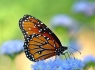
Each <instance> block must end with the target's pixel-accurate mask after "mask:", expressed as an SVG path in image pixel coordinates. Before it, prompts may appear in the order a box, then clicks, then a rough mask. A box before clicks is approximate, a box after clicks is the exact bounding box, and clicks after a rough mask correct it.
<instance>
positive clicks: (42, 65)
mask: <svg viewBox="0 0 95 70" xmlns="http://www.w3.org/2000/svg"><path fill="white" fill-rule="evenodd" d="M83 66H84V64H83V63H82V61H81V60H78V59H73V58H68V59H67V60H61V59H59V58H57V59H56V60H49V61H47V62H45V61H38V62H36V63H35V64H34V65H33V66H32V68H33V69H34V70H83Z"/></svg>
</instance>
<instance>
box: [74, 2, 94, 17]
mask: <svg viewBox="0 0 95 70" xmlns="http://www.w3.org/2000/svg"><path fill="white" fill-rule="evenodd" d="M72 11H73V12H74V13H83V14H85V15H87V16H92V15H93V14H95V3H94V2H88V1H78V2H75V3H74V5H73V7H72Z"/></svg>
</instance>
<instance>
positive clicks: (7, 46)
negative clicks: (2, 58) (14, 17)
mask: <svg viewBox="0 0 95 70" xmlns="http://www.w3.org/2000/svg"><path fill="white" fill-rule="evenodd" d="M22 51H23V41H20V40H11V41H8V42H5V43H3V44H2V46H1V49H0V53H1V54H5V55H14V54H17V53H20V52H22Z"/></svg>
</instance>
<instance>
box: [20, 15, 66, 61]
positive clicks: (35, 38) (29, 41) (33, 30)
mask: <svg viewBox="0 0 95 70" xmlns="http://www.w3.org/2000/svg"><path fill="white" fill-rule="evenodd" d="M19 27H20V29H21V31H22V33H23V35H24V38H25V42H24V51H25V54H26V56H27V57H28V58H29V59H30V60H31V61H38V60H42V59H47V58H50V57H52V56H56V55H60V54H62V53H63V52H64V51H65V50H67V47H65V46H62V45H61V43H60V41H59V39H58V38H57V36H56V35H55V34H54V33H53V32H52V31H51V30H50V29H49V28H48V27H47V26H46V25H45V24H44V23H43V22H41V21H40V20H38V19H36V18H35V17H33V16H31V15H25V16H24V17H23V18H21V19H20V20H19Z"/></svg>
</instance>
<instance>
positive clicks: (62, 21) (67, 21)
mask: <svg viewBox="0 0 95 70" xmlns="http://www.w3.org/2000/svg"><path fill="white" fill-rule="evenodd" d="M50 23H51V25H52V27H55V26H59V25H60V26H64V27H72V26H73V25H75V23H76V20H74V19H73V18H71V17H70V16H68V15H64V14H59V15H55V16H54V17H52V19H51V21H50Z"/></svg>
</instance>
